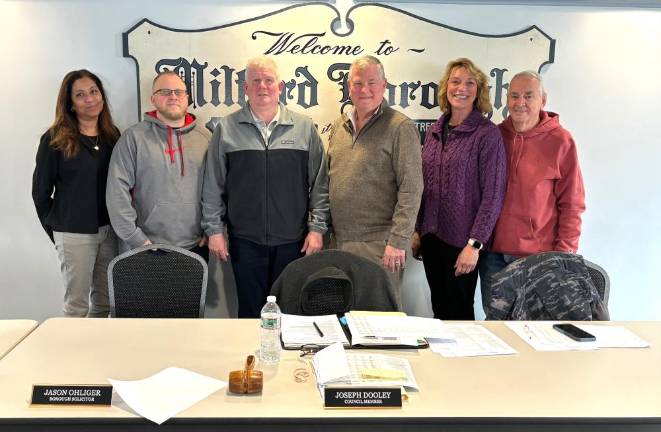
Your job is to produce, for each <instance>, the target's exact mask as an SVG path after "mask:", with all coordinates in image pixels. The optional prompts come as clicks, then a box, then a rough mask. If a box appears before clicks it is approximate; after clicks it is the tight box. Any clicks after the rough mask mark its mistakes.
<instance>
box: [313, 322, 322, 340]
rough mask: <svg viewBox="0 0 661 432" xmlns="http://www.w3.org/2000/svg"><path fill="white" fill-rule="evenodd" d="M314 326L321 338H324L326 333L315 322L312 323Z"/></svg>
mask: <svg viewBox="0 0 661 432" xmlns="http://www.w3.org/2000/svg"><path fill="white" fill-rule="evenodd" d="M312 325H313V326H314V328H316V329H317V333H319V336H321V337H324V332H322V331H321V329H320V328H319V326H318V325H317V323H316V322H314V321H312Z"/></svg>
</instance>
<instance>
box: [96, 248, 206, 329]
mask: <svg viewBox="0 0 661 432" xmlns="http://www.w3.org/2000/svg"><path fill="white" fill-rule="evenodd" d="M207 278H208V269H207V263H206V262H205V261H204V259H202V258H201V257H200V256H199V255H197V254H195V253H193V252H190V251H188V250H186V249H182V248H179V247H176V246H168V245H162V244H154V245H148V246H142V247H139V248H136V249H133V250H130V251H128V252H125V253H123V254H121V255H119V256H118V257H116V258H115V259H113V260H112V261H111V262H110V265H109V266H108V291H109V295H110V316H111V317H123V318H202V317H204V304H205V301H206V293H207Z"/></svg>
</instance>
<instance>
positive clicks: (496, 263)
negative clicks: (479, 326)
mask: <svg viewBox="0 0 661 432" xmlns="http://www.w3.org/2000/svg"><path fill="white" fill-rule="evenodd" d="M517 259H518V257H515V256H512V255H506V254H501V253H498V252H485V254H484V256H483V257H482V259H481V260H480V291H481V292H482V309H484V314H485V315H487V316H488V315H489V314H488V313H487V311H488V308H489V303H491V276H492V275H494V274H495V273H498V272H499V271H501V270H502V269H504V268H505V267H507V266H508V265H509V264H511V263H513V262H514V261H516V260H517Z"/></svg>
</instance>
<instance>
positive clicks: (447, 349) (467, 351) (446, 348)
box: [427, 324, 517, 357]
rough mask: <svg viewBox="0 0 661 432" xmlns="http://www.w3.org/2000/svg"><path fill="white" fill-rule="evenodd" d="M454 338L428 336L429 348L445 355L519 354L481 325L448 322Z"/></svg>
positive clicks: (448, 327) (448, 328)
mask: <svg viewBox="0 0 661 432" xmlns="http://www.w3.org/2000/svg"><path fill="white" fill-rule="evenodd" d="M447 330H448V331H449V332H450V333H451V334H452V335H453V336H454V340H447V339H434V338H427V342H429V348H431V350H432V351H434V352H435V353H438V354H440V355H442V356H443V357H473V356H492V355H510V354H517V351H516V350H515V349H514V348H512V347H511V346H509V345H507V344H506V343H505V342H504V341H503V340H502V339H500V338H499V337H498V336H496V335H495V334H493V333H491V332H490V331H489V330H487V329H486V328H484V327H483V326H481V325H477V324H447Z"/></svg>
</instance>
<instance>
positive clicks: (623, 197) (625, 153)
mask: <svg viewBox="0 0 661 432" xmlns="http://www.w3.org/2000/svg"><path fill="white" fill-rule="evenodd" d="M339 3H341V2H339ZM289 4H290V3H287V2H264V1H256V2H231V1H222V0H216V1H210V0H209V1H194V0H191V1H188V2H178V1H172V0H163V1H142V2H134V1H126V0H118V1H113V2H104V1H82V0H80V1H74V0H69V1H31V0H23V1H0V40H1V41H2V46H1V47H0V58H2V59H3V61H4V65H3V66H4V68H3V72H4V73H3V77H4V80H3V85H2V96H3V102H4V103H3V104H2V111H1V114H2V115H1V116H0V130H2V132H3V137H4V140H3V141H4V142H3V143H2V147H0V158H1V159H2V169H0V202H1V203H2V212H0V263H1V267H0V318H18V317H21V318H34V319H39V320H41V319H44V318H48V317H51V316H57V315H59V314H60V308H61V297H62V283H61V282H60V276H59V270H58V266H59V265H58V262H57V258H56V254H55V251H54V248H53V247H52V245H51V243H50V242H49V240H48V238H47V237H46V235H45V234H44V233H43V231H42V229H41V226H40V225H39V222H38V220H37V217H36V214H35V211H34V207H33V204H32V200H31V195H30V188H31V175H32V170H33V168H34V154H35V152H36V148H37V144H38V139H39V136H40V135H41V134H42V133H43V131H44V130H45V129H46V128H47V127H48V126H49V123H50V122H51V121H52V119H53V112H54V104H55V97H56V94H57V90H58V86H59V83H60V81H61V79H62V77H63V76H64V74H65V73H66V72H68V71H69V70H72V69H78V68H82V67H85V68H88V69H90V70H92V71H95V72H97V73H99V75H100V76H101V78H102V79H103V80H104V83H105V85H106V91H107V93H108V94H109V98H110V103H111V106H112V109H113V115H114V118H115V120H116V122H117V123H118V125H119V127H120V129H124V128H126V127H128V126H129V125H131V124H132V123H134V122H135V121H136V120H137V118H138V113H137V96H136V84H135V79H136V75H135V66H134V63H133V61H132V60H129V59H126V58H123V57H122V52H121V33H122V32H123V31H126V30H127V29H129V28H130V27H131V26H133V25H134V24H135V23H136V22H138V21H139V20H140V19H141V18H144V17H148V18H150V19H151V20H153V21H155V22H158V23H160V24H163V25H166V26H169V27H175V28H201V27H210V26H215V25H221V24H226V23H230V22H234V21H237V20H242V19H246V18H250V17H253V16H256V15H261V14H263V13H267V12H271V11H274V10H276V9H279V8H281V7H283V6H287V5H289ZM392 5H393V6H396V7H399V8H401V9H404V10H406V11H409V12H413V13H416V14H418V15H421V16H424V17H427V18H429V19H433V20H435V21H438V22H442V23H445V24H449V25H452V26H454V27H459V28H463V29H466V30H470V31H474V32H479V33H495V34H497V33H510V32H514V31H518V30H520V29H522V28H524V27H527V26H529V25H531V24H536V25H538V26H539V27H540V28H541V29H542V30H543V31H545V32H546V33H547V34H549V35H550V36H551V37H552V38H555V39H556V40H557V44H556V51H555V55H556V57H555V63H554V64H551V65H549V66H547V67H546V68H545V69H544V70H543V74H544V76H545V79H546V87H547V91H548V93H549V104H548V105H547V108H548V109H550V110H552V111H556V112H558V113H560V115H561V121H562V123H563V124H564V125H565V127H567V128H568V129H569V130H570V131H571V132H572V133H573V135H574V137H575V139H576V141H577V143H578V146H579V156H580V159H581V163H582V168H583V175H584V178H585V183H586V189H587V205H588V210H587V212H586V213H585V217H584V229H583V236H582V239H581V248H580V252H581V253H583V254H584V255H585V256H586V257H587V258H589V259H590V260H592V261H594V262H597V263H599V264H600V265H602V266H603V267H605V268H606V269H607V270H608V272H609V274H610V276H611V299H610V310H611V315H612V318H613V319H619V320H636V319H648V320H654V319H661V294H660V291H661V290H660V289H659V288H661V283H660V282H659V279H658V278H657V277H655V275H654V271H653V269H654V265H655V264H656V263H657V262H659V260H660V258H661V254H660V253H659V244H660V242H661V235H660V234H659V228H660V224H659V220H661V193H660V192H659V185H661V174H660V172H661V165H660V163H659V162H661V145H660V143H659V142H660V139H661V138H660V137H661V120H659V115H658V114H657V112H656V110H657V107H658V101H659V100H660V99H661V79H659V77H661V55H660V54H659V53H661V10H658V9H643V10H636V9H606V8H576V7H548V6H545V7H531V6H528V7H524V6H475V5H474V6H459V5H445V4H422V3H406V4H404V3H402V4H396V3H393V4H392ZM439 73H440V71H439ZM416 264H417V263H416ZM227 270H228V269H227V268H224V269H215V270H214V275H215V278H216V280H217V282H218V284H220V285H222V276H221V273H223V271H224V272H227ZM404 289H405V293H404V297H405V304H406V305H407V306H408V307H407V309H408V310H409V312H415V313H420V314H428V313H429V306H428V293H427V292H426V290H427V288H426V285H425V282H424V275H423V272H422V268H421V266H419V265H415V264H412V265H411V268H410V271H409V274H408V275H407V279H406V286H405V288H404ZM220 297H221V299H220V302H219V303H218V305H215V306H214V307H212V310H211V311H210V312H211V314H212V315H224V314H226V310H227V308H228V307H231V304H232V302H233V301H234V300H233V299H232V298H230V299H229V300H225V295H224V293H222V291H221V294H220ZM227 302H229V304H230V306H228V305H227Z"/></svg>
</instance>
